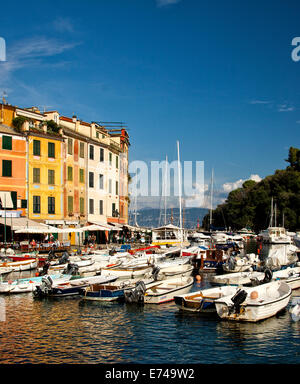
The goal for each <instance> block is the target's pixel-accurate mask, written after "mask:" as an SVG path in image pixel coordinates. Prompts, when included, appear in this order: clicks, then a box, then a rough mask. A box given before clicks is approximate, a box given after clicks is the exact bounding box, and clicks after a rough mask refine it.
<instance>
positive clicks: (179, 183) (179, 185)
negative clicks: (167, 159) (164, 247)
mask: <svg viewBox="0 0 300 384" xmlns="http://www.w3.org/2000/svg"><path fill="white" fill-rule="evenodd" d="M177 154H178V188H179V227H180V237H181V239H180V241H181V242H182V240H183V236H182V216H181V167H180V154H179V141H177Z"/></svg>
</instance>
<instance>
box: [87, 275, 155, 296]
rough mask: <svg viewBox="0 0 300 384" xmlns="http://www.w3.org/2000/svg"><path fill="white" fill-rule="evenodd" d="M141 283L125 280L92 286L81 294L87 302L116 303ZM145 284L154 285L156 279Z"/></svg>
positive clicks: (145, 281)
mask: <svg viewBox="0 0 300 384" xmlns="http://www.w3.org/2000/svg"><path fill="white" fill-rule="evenodd" d="M138 281H140V280H138V279H135V280H124V281H116V282H112V283H107V284H91V285H89V286H87V287H86V288H84V289H82V290H81V292H80V294H81V295H82V297H83V299H85V300H96V301H116V300H122V299H124V296H125V290H126V289H132V288H134V287H135V284H136V283H137V282H138ZM143 282H144V284H145V285H146V287H147V286H149V285H150V284H153V283H154V282H155V281H154V279H149V280H143Z"/></svg>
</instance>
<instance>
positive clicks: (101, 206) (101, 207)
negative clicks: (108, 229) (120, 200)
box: [99, 200, 103, 215]
mask: <svg viewBox="0 0 300 384" xmlns="http://www.w3.org/2000/svg"><path fill="white" fill-rule="evenodd" d="M99 215H103V200H99Z"/></svg>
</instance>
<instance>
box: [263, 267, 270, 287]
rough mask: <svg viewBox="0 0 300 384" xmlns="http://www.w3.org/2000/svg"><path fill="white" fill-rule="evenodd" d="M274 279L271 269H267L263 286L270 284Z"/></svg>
mask: <svg viewBox="0 0 300 384" xmlns="http://www.w3.org/2000/svg"><path fill="white" fill-rule="evenodd" d="M272 277H273V272H272V271H271V269H269V268H267V269H266V270H265V277H264V279H263V280H262V282H261V283H262V284H266V283H269V282H270V281H271V280H272Z"/></svg>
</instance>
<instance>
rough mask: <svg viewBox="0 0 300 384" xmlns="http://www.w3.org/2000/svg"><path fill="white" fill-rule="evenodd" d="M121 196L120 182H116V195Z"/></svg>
mask: <svg viewBox="0 0 300 384" xmlns="http://www.w3.org/2000/svg"><path fill="white" fill-rule="evenodd" d="M118 194H119V182H118V181H116V195H118Z"/></svg>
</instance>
